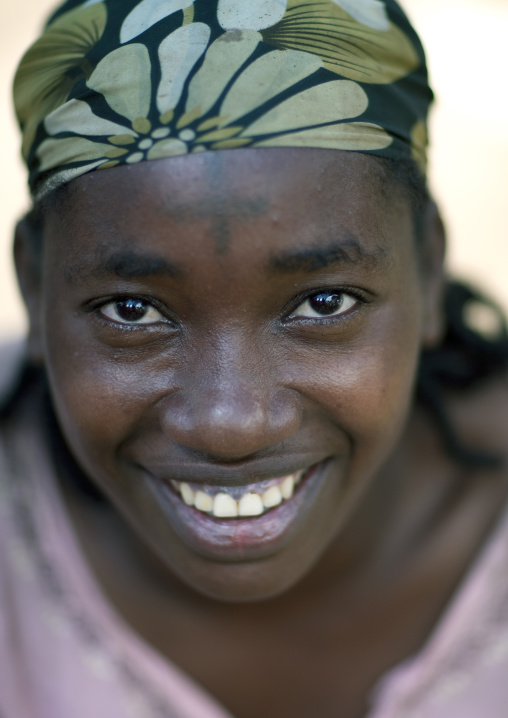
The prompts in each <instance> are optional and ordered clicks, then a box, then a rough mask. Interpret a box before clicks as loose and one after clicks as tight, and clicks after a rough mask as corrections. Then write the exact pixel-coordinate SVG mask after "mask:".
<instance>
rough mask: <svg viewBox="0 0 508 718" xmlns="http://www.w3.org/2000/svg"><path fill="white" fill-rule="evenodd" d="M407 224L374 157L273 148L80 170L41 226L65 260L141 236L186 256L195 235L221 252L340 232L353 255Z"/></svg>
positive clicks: (313, 240) (286, 244) (389, 244)
mask: <svg viewBox="0 0 508 718" xmlns="http://www.w3.org/2000/svg"><path fill="white" fill-rule="evenodd" d="M401 222H402V225H403V226H402V225H401ZM394 225H397V231H394ZM411 225H412V222H411V212H410V207H409V204H408V202H406V201H405V200H404V198H403V196H402V193H401V192H399V191H396V190H395V184H394V183H392V182H387V177H386V174H385V173H384V172H383V170H382V168H381V167H380V165H379V162H378V161H377V160H375V159H373V158H371V157H368V156H365V155H361V154H358V153H351V152H339V151H327V150H315V149H307V148H305V149H289V148H281V149H259V150H252V149H248V150H234V151H220V152H211V153H203V154H196V155H189V156H185V157H175V158H170V159H163V160H158V161H152V162H147V163H144V164H142V165H137V166H133V167H119V168H115V169H112V170H107V171H103V172H94V173H91V174H89V175H85V176H83V177H80V178H79V179H77V180H75V181H74V182H73V183H71V186H70V189H69V192H68V193H67V195H66V196H65V199H64V201H63V203H62V204H61V205H60V206H58V208H57V211H51V210H50V212H49V214H48V218H47V222H46V231H45V234H46V236H47V237H48V238H49V240H50V241H54V242H57V244H60V245H61V246H60V248H59V251H60V250H61V253H60V259H61V260H64V261H65V260H66V258H67V257H71V256H73V255H74V256H75V255H76V253H77V255H78V256H79V259H80V260H84V259H86V258H87V253H88V254H89V255H90V259H94V258H99V259H101V261H106V258H107V256H109V255H110V253H111V252H116V253H118V252H119V251H122V250H129V249H130V248H132V247H136V246H139V245H143V246H144V247H145V248H146V249H147V250H149V249H156V250H157V251H159V250H160V249H161V248H163V249H164V250H165V249H170V250H171V251H172V252H173V253H175V252H176V254H180V255H181V256H185V255H186V253H190V256H192V252H194V251H196V242H198V243H199V238H201V240H202V241H201V244H200V247H201V248H202V249H203V250H205V245H207V247H208V249H209V250H210V251H212V250H213V252H214V253H215V254H216V255H217V254H218V255H222V256H224V255H226V254H230V253H231V252H232V251H234V249H235V247H236V248H237V249H239V250H240V251H242V252H243V253H244V254H245V251H247V249H248V250H249V252H250V253H251V254H252V253H256V252H258V253H263V252H265V251H268V250H269V249H270V245H271V244H273V245H276V246H278V248H279V249H291V248H295V247H296V248H298V247H302V248H304V247H305V246H309V243H310V244H311V245H312V246H319V245H321V246H323V247H325V246H328V245H330V243H332V244H333V243H334V242H336V241H337V240H342V242H343V244H344V245H347V246H348V247H349V254H350V256H351V257H352V256H353V255H354V254H355V252H356V253H357V254H358V252H361V250H362V249H364V250H365V251H366V253H370V254H373V253H376V252H381V253H384V254H385V255H387V254H390V253H391V252H392V250H393V244H394V241H395V238H396V237H398V236H399V235H400V234H402V235H404V234H407V235H408V236H411V235H412V226H411ZM239 235H240V241H238V237H239ZM185 238H188V240H189V241H188V242H187V241H184V242H182V239H185ZM235 238H236V242H235V241H234V240H235ZM191 240H192V241H191ZM162 245H163V247H162ZM191 245H192V247H191ZM92 255H93V257H92Z"/></svg>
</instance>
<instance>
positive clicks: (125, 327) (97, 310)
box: [87, 294, 175, 331]
mask: <svg viewBox="0 0 508 718" xmlns="http://www.w3.org/2000/svg"><path fill="white" fill-rule="evenodd" d="M129 300H131V301H134V302H140V303H142V304H144V305H145V306H146V307H147V308H148V309H149V308H152V309H155V311H156V312H158V313H159V314H160V315H161V317H162V319H161V320H159V321H154V322H150V323H145V324H143V323H142V322H128V321H124V322H122V321H120V320H118V321H115V320H114V319H112V318H110V317H108V316H106V315H105V314H104V313H103V311H102V310H104V308H105V307H107V306H109V305H116V304H120V303H121V302H128V301H129ZM87 311H89V312H90V313H92V314H93V315H94V317H95V318H96V319H97V320H98V321H100V322H101V323H102V324H105V325H106V326H107V327H108V328H114V329H116V330H117V331H139V330H140V329H142V330H143V331H146V330H150V329H154V328H155V327H160V325H161V324H163V323H164V324H168V325H171V324H174V323H175V322H174V320H172V319H171V318H169V317H168V312H167V310H166V309H165V307H164V306H163V305H162V304H161V303H160V302H158V301H156V300H154V299H153V297H145V296H139V295H135V294H128V295H124V296H114V297H108V298H107V299H101V300H100V301H98V302H94V303H93V304H91V305H90V306H89V307H88V308H87Z"/></svg>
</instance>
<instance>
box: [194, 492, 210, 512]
mask: <svg viewBox="0 0 508 718" xmlns="http://www.w3.org/2000/svg"><path fill="white" fill-rule="evenodd" d="M194 506H195V507H196V508H197V509H198V510H199V511H205V512H208V511H212V509H213V498H212V497H211V496H208V494H205V492H204V491H196V496H195V497H194Z"/></svg>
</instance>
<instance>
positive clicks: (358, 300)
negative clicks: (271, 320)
mask: <svg viewBox="0 0 508 718" xmlns="http://www.w3.org/2000/svg"><path fill="white" fill-rule="evenodd" d="M320 294H328V295H333V294H337V295H342V296H348V297H351V298H353V299H354V300H355V304H354V306H353V307H351V308H350V309H346V310H345V311H344V312H343V313H340V314H330V315H329V316H326V315H323V316H322V317H305V316H298V315H296V316H295V311H296V310H297V309H298V307H300V306H301V305H302V304H304V303H305V302H306V301H308V300H311V299H312V298H314V297H317V296H319V295H320ZM370 302H371V298H370V297H369V296H368V295H367V294H366V293H365V292H362V291H361V290H359V289H357V288H356V287H355V288H354V289H353V288H349V287H333V288H332V289H317V290H313V291H311V292H306V293H304V294H302V295H301V296H299V297H297V298H296V299H295V300H293V301H292V302H291V307H292V308H291V309H289V310H286V316H287V314H289V316H287V318H286V321H287V322H306V323H307V322H312V323H313V324H316V323H319V324H321V323H323V322H328V323H331V322H333V323H337V322H346V321H348V320H349V319H350V317H351V315H353V314H356V313H357V311H360V310H361V308H362V306H365V305H367V304H369V303H370Z"/></svg>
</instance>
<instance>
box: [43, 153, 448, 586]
mask: <svg viewBox="0 0 508 718" xmlns="http://www.w3.org/2000/svg"><path fill="white" fill-rule="evenodd" d="M413 234H414V233H413V219H412V215H411V209H410V206H409V204H408V203H407V202H406V201H405V199H404V198H403V197H402V196H401V194H400V192H399V191H398V190H396V189H395V187H392V186H391V185H387V182H386V180H382V179H381V178H380V176H379V172H378V169H377V164H376V163H375V162H374V161H373V160H372V159H369V158H368V157H365V156H362V155H358V154H351V153H340V152H326V151H323V150H309V149H305V150H289V149H277V150H256V151H252V150H235V151H230V152H216V153H205V154H201V155H193V156H188V157H179V158H172V159H167V160H160V161H157V162H148V163H145V164H143V165H139V166H135V167H128V168H127V167H122V168H118V169H115V170H108V171H105V172H94V173H92V174H89V175H86V176H84V177H82V178H80V179H78V180H75V182H74V186H73V188H72V192H71V193H70V196H69V197H68V198H67V199H66V201H65V203H64V206H63V208H60V210H59V211H58V212H50V213H49V216H48V218H47V221H46V226H45V240H44V241H45V245H44V247H45V250H44V262H43V270H42V272H43V276H42V289H41V290H40V292H41V295H40V296H39V297H38V302H36V303H35V304H37V309H32V323H33V326H34V327H36V326H37V325H39V327H40V329H38V330H37V329H36V330H35V332H36V334H37V338H38V340H39V342H40V346H41V355H42V360H43V362H44V364H45V367H46V370H47V374H48V378H49V382H50V386H51V391H52V395H53V399H54V405H55V409H56V412H57V415H58V417H59V420H60V424H61V426H62V429H63V432H64V434H65V437H66V440H67V442H68V444H69V446H70V448H71V451H72V453H73V454H74V456H75V457H76V459H77V460H78V462H79V463H80V465H81V466H82V467H83V469H84V470H85V472H86V473H87V475H88V476H89V477H90V478H91V479H92V480H93V481H94V482H95V483H96V484H97V485H98V486H99V487H100V488H101V489H102V490H103V491H104V492H105V493H106V494H107V495H108V497H109V498H110V500H111V503H112V505H113V507H114V508H115V509H116V510H118V512H120V513H121V514H122V515H123V516H124V517H126V518H127V519H128V521H129V522H130V523H131V525H133V526H134V528H135V530H136V531H137V532H138V534H139V535H140V536H141V537H142V538H143V539H144V540H145V541H146V542H147V543H148V544H149V545H150V546H151V548H152V549H153V550H154V551H155V552H156V553H157V554H158V555H159V556H161V557H162V558H163V559H164V560H165V562H166V563H167V565H168V566H169V567H170V568H171V569H172V570H173V571H174V572H176V573H177V574H178V575H179V576H180V577H181V578H183V579H184V581H186V582H187V583H188V584H190V585H191V586H193V587H194V588H196V589H197V590H198V591H201V592H203V593H205V594H208V595H211V596H214V597H216V598H219V599H222V600H256V599H261V598H265V597H268V596H272V595H275V594H277V593H280V592H282V591H284V590H285V589H287V588H288V587H290V586H291V585H293V584H294V583H295V582H296V581H298V580H299V579H300V578H301V577H302V576H304V575H305V574H306V573H307V572H308V571H309V570H310V569H311V568H312V567H314V566H315V565H317V564H318V563H319V561H320V558H321V557H322V556H323V554H324V553H325V551H326V550H327V549H329V548H330V547H331V546H333V545H334V542H337V541H339V542H340V529H341V526H343V525H344V523H345V520H346V519H347V518H348V517H349V516H350V515H351V513H352V512H353V510H354V506H355V504H356V503H357V502H358V499H359V497H360V496H361V495H362V494H364V492H365V490H366V489H367V487H368V486H369V484H370V483H371V482H372V480H373V479H374V478H375V476H376V472H377V471H378V470H379V468H380V467H381V465H382V464H383V462H384V461H385V460H386V458H387V457H388V455H389V454H390V453H391V452H392V450H393V448H394V446H395V444H396V442H397V439H398V438H399V436H400V433H401V430H402V427H403V425H404V423H405V420H406V418H407V414H408V409H409V406H410V404H411V400H412V391H413V386H414V379H415V371H416V366H417V361H418V355H419V352H420V350H421V347H422V343H424V342H426V341H430V339H431V335H432V332H433V328H432V327H433V326H434V324H435V322H434V319H433V316H434V315H435V314H436V312H437V309H436V308H435V306H434V305H435V304H436V301H434V300H433V299H432V297H430V296H429V293H430V289H429V287H430V283H431V279H430V278H428V277H426V276H424V274H423V272H422V270H421V268H420V266H419V253H418V252H417V251H416V249H415V241H414V238H413ZM34 291H37V290H34ZM293 483H294V484H295V487H294V492H293V494H292V495H291V491H292V486H293ZM191 502H194V503H196V502H197V505H198V508H196V507H194V506H190V505H188V504H190V503H191ZM235 512H236V513H240V514H241V515H239V516H234V515H231V514H235Z"/></svg>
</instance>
